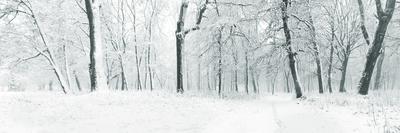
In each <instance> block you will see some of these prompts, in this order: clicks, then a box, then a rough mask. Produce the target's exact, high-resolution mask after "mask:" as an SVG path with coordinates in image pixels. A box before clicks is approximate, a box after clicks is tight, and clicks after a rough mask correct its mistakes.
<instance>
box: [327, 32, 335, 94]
mask: <svg viewBox="0 0 400 133" xmlns="http://www.w3.org/2000/svg"><path fill="white" fill-rule="evenodd" d="M331 32H332V33H331V39H332V40H331V42H330V52H329V66H328V89H329V93H332V92H333V91H332V68H333V53H334V51H335V47H334V46H333V43H334V39H335V28H334V27H333V24H332V26H331Z"/></svg>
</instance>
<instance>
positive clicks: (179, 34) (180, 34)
mask: <svg viewBox="0 0 400 133" xmlns="http://www.w3.org/2000/svg"><path fill="white" fill-rule="evenodd" d="M187 8H188V3H187V2H186V1H182V4H181V7H180V11H179V19H178V22H177V27H176V32H175V37H176V67H177V68H176V69H177V70H176V73H177V78H176V81H177V83H176V91H177V92H178V93H183V92H184V90H183V72H182V45H184V44H185V33H184V28H185V17H186V12H187Z"/></svg>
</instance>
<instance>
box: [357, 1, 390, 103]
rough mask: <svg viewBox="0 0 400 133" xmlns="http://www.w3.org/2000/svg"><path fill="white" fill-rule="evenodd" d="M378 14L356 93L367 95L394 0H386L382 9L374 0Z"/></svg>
mask: <svg viewBox="0 0 400 133" xmlns="http://www.w3.org/2000/svg"><path fill="white" fill-rule="evenodd" d="M375 2H376V8H377V14H378V15H377V16H378V20H379V23H378V27H377V29H376V32H375V38H374V41H373V42H372V46H371V47H370V48H369V50H368V53H367V61H366V63H365V67H364V71H363V73H362V77H361V80H360V83H359V86H358V88H359V91H358V93H359V94H361V95H367V94H368V90H369V84H370V81H371V77H372V73H373V71H374V67H375V64H376V60H377V58H378V56H379V52H380V51H381V48H382V43H383V40H384V39H385V34H386V30H387V27H388V25H389V23H390V20H391V19H392V15H393V12H394V8H395V5H396V0H387V1H386V7H385V9H384V10H383V9H382V5H381V2H380V0H375Z"/></svg>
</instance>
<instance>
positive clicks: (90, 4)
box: [85, 0, 108, 91]
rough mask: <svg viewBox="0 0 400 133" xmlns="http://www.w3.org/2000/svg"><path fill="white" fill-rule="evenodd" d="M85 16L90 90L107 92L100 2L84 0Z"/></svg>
mask: <svg viewBox="0 0 400 133" xmlns="http://www.w3.org/2000/svg"><path fill="white" fill-rule="evenodd" d="M85 5H86V15H87V18H88V21H89V39H90V55H89V56H90V64H89V74H90V90H91V91H95V90H98V89H100V90H108V87H107V82H106V79H105V73H104V70H103V49H102V43H101V40H102V37H101V28H100V2H99V1H98V0H85Z"/></svg>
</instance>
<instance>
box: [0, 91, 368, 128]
mask: <svg viewBox="0 0 400 133" xmlns="http://www.w3.org/2000/svg"><path fill="white" fill-rule="evenodd" d="M306 103H307V101H306V100H300V101H298V100H296V99H294V98H292V96H289V95H285V94H282V95H279V96H259V97H258V98H247V99H233V98H223V99H221V98H213V97H201V96H187V95H178V94H172V93H163V92H110V93H91V94H82V95H63V94H56V93H50V92H47V93H46V92H2V93H0V133H27V132H32V133H56V132H57V133H81V132H87V133H90V132H96V133H294V132H296V133H369V132H370V131H372V130H371V129H370V126H368V124H367V120H366V118H365V117H359V116H357V115H353V113H352V112H351V111H346V110H342V111H337V112H333V111H326V110H324V109H320V108H318V107H317V106H310V104H306ZM332 108H333V107H332Z"/></svg>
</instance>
